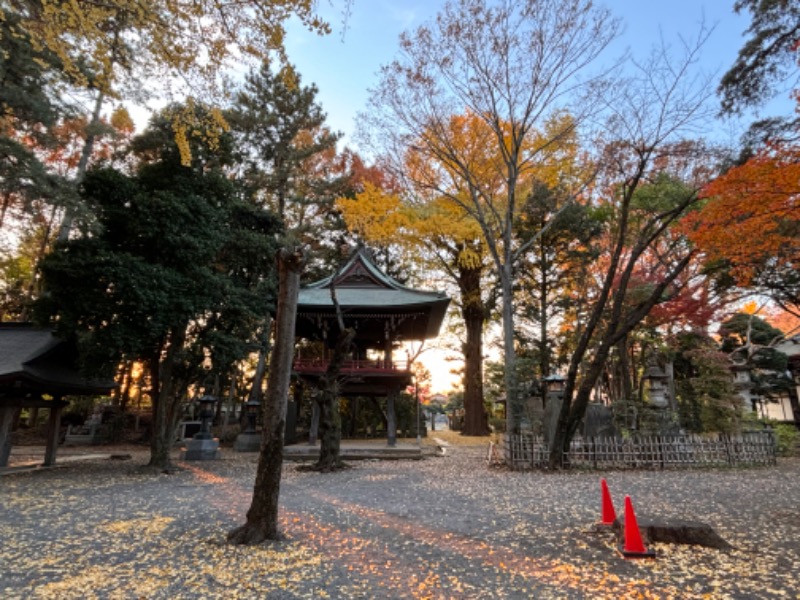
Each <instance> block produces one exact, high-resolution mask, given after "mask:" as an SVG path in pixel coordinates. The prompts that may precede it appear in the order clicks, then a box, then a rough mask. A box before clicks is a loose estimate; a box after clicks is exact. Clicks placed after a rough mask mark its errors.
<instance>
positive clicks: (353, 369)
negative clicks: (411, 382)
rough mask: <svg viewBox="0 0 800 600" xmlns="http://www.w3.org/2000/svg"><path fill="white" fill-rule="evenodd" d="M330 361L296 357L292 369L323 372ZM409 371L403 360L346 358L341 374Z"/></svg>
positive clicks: (382, 373) (378, 373) (400, 372)
mask: <svg viewBox="0 0 800 600" xmlns="http://www.w3.org/2000/svg"><path fill="white" fill-rule="evenodd" d="M329 362H330V361H328V359H325V358H296V359H295V361H294V370H295V371H296V372H298V373H308V374H311V373H323V372H325V370H326V369H327V368H328V364H329ZM409 372H410V370H409V368H408V363H407V362H406V361H404V360H375V359H361V360H346V361H344V363H343V364H342V374H343V375H407V374H408V373H409Z"/></svg>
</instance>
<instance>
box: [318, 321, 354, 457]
mask: <svg viewBox="0 0 800 600" xmlns="http://www.w3.org/2000/svg"><path fill="white" fill-rule="evenodd" d="M355 337H356V331H355V329H353V328H352V327H348V328H346V329H343V330H341V331H340V332H339V336H338V338H337V339H336V347H335V348H334V350H333V356H332V357H331V360H330V362H329V363H328V368H327V369H326V371H325V374H324V375H323V376H322V377H320V380H319V386H320V390H319V391H320V393H319V396H318V398H319V404H320V421H319V425H320V449H319V460H318V461H317V463H316V464H315V465H314V469H315V470H319V471H322V472H329V471H333V470H335V469H340V468H341V467H342V466H343V465H342V460H341V458H340V457H339V448H340V445H341V441H342V418H341V415H340V414H339V374H340V372H341V370H342V364H344V361H345V359H346V358H347V355H348V353H349V351H350V345H351V344H352V343H353V338H355Z"/></svg>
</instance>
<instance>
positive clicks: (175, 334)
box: [148, 327, 186, 469]
mask: <svg viewBox="0 0 800 600" xmlns="http://www.w3.org/2000/svg"><path fill="white" fill-rule="evenodd" d="M185 341H186V328H185V327H173V328H172V330H171V332H170V336H169V341H168V344H169V345H168V346H167V350H166V353H165V355H164V359H163V360H162V361H159V356H160V353H158V354H156V355H155V356H154V357H152V358H151V359H150V373H151V377H152V380H153V389H152V391H151V393H150V395H151V398H153V401H154V405H153V433H152V437H151V438H150V462H149V463H148V466H150V467H156V468H159V469H169V468H170V467H171V466H172V465H171V461H170V456H169V454H170V451H171V450H172V442H173V434H174V433H175V404H176V400H175V385H174V378H173V371H174V368H175V362H176V360H177V356H178V353H180V352H181V351H182V350H183V344H184V342H185ZM156 385H157V387H156Z"/></svg>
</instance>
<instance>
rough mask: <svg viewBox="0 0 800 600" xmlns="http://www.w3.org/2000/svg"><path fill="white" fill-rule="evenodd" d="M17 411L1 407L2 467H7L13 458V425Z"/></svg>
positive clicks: (10, 407)
mask: <svg viewBox="0 0 800 600" xmlns="http://www.w3.org/2000/svg"><path fill="white" fill-rule="evenodd" d="M17 410H18V409H17V408H16V407H14V406H2V407H0V467H7V466H8V459H9V457H10V456H11V425H12V424H13V423H14V417H15V416H16V412H17Z"/></svg>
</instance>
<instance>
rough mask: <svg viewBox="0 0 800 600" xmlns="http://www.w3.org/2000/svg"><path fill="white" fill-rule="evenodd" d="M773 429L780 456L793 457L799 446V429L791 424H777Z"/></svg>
mask: <svg viewBox="0 0 800 600" xmlns="http://www.w3.org/2000/svg"><path fill="white" fill-rule="evenodd" d="M773 427H774V428H775V443H776V445H777V451H778V456H793V455H794V453H795V449H796V444H797V436H798V431H797V427H795V426H794V425H791V424H789V423H775V424H774V425H773Z"/></svg>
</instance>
